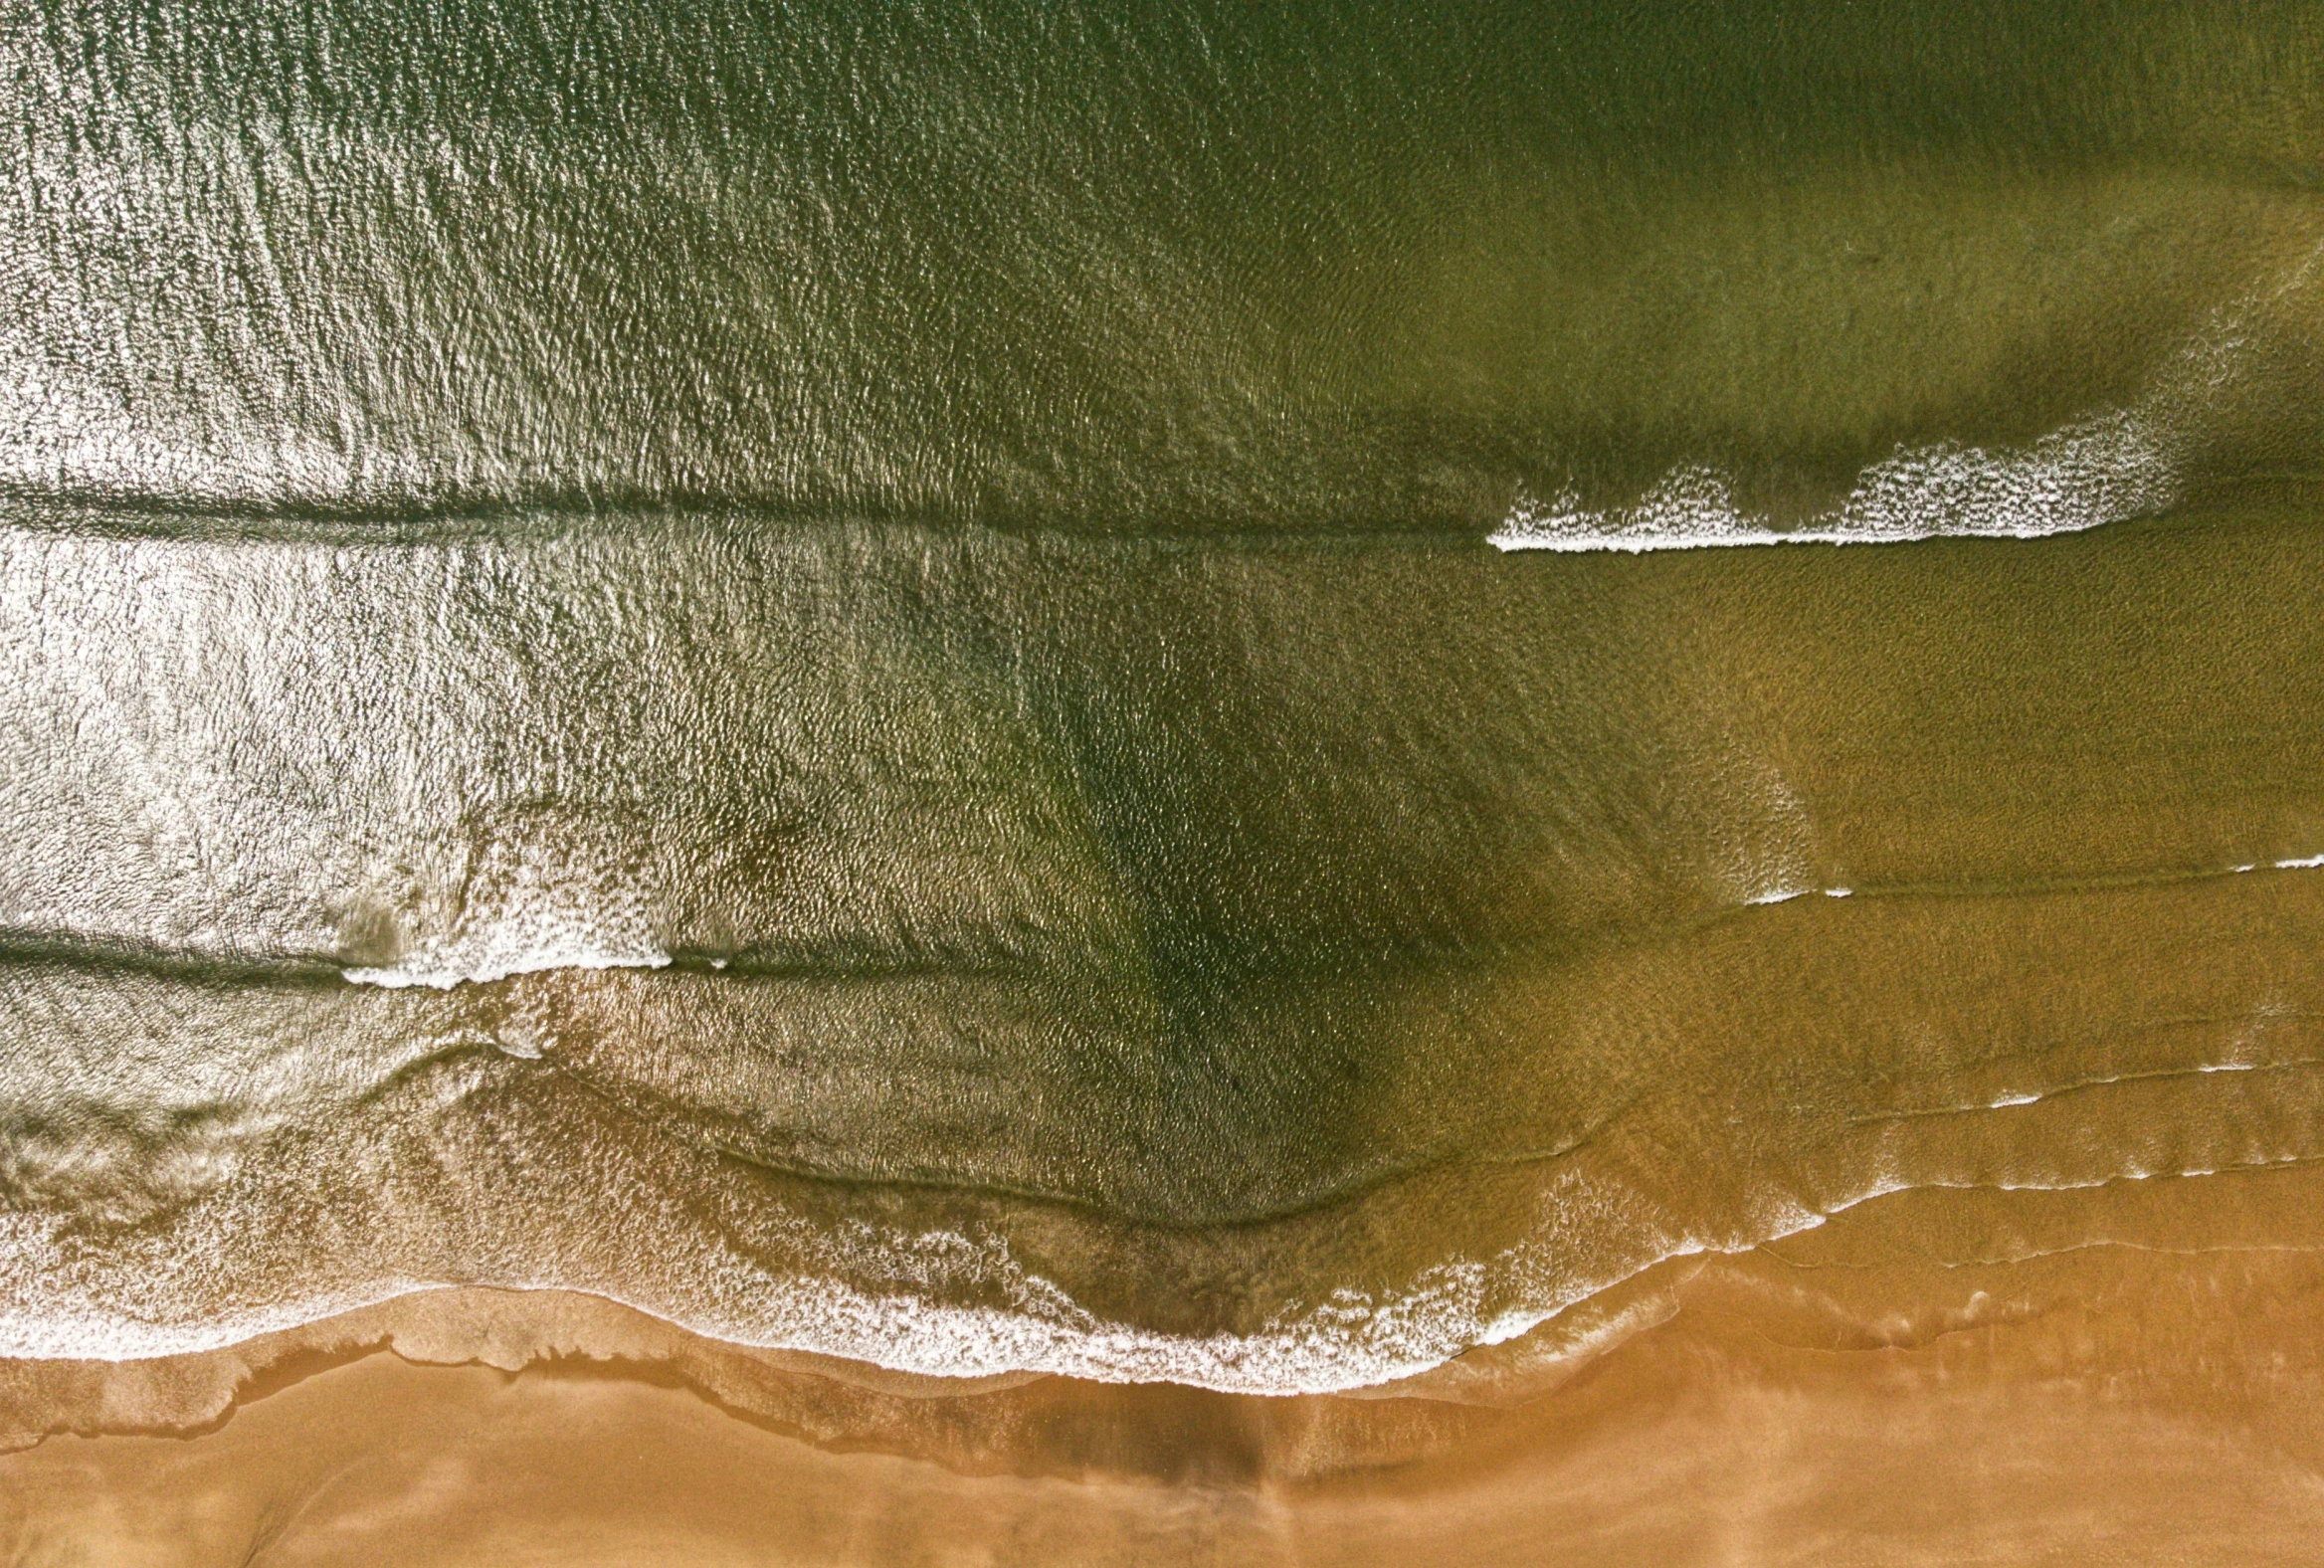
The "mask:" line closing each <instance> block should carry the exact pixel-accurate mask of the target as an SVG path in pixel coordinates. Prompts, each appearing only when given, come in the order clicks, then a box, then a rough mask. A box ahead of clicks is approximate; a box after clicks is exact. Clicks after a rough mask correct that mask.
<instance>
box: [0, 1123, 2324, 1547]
mask: <svg viewBox="0 0 2324 1568" xmlns="http://www.w3.org/2000/svg"><path fill="white" fill-rule="evenodd" d="M2319 1196H2324V1176H2320V1175H2319V1174H2318V1173H2317V1172H2315V1171H2313V1170H2311V1169H2310V1168H2308V1167H2305V1166H2293V1167H2287V1168H2283V1169H2278V1170H2272V1171H2264V1172H2248V1173H2238V1174H2235V1175H2231V1176H2214V1177H2198V1178H2177V1179H2164V1180H2157V1181H2151V1182H2128V1183H2117V1184H2113V1185H2111V1186H2110V1187H2108V1188H2104V1189H2097V1190H2090V1191H2084V1192H2079V1193H2071V1194H2060V1193H2043V1194H2023V1193H2017V1194H2013V1193H1994V1192H1961V1191H1954V1192H1934V1191H1931V1192H1916V1193H1910V1194H1898V1195H1894V1196H1891V1197H1889V1198H1885V1199H1876V1200H1873V1201H1871V1202H1870V1203H1867V1204H1865V1205H1861V1206H1859V1208H1858V1209H1857V1210H1855V1211H1851V1212H1850V1213H1848V1214H1846V1215H1843V1216H1841V1217H1840V1218H1839V1219H1837V1220H1836V1221H1834V1222H1833V1223H1831V1224H1830V1225H1828V1226H1826V1227H1824V1228H1822V1229H1821V1230H1819V1231H1816V1232H1811V1233H1807V1234H1805V1235H1803V1236H1801V1237H1796V1238H1793V1239H1791V1240H1790V1241H1788V1242H1786V1243H1782V1244H1777V1245H1775V1246H1772V1247H1769V1248H1764V1249H1760V1250H1758V1251H1756V1252H1754V1253H1751V1254H1747V1255H1743V1256H1740V1257H1732V1258H1729V1257H1721V1258H1714V1259H1711V1260H1708V1261H1701V1260H1694V1261H1683V1262H1678V1263H1674V1264H1672V1265H1670V1266H1666V1267H1664V1268H1662V1269H1660V1270H1657V1271H1652V1272H1650V1273H1649V1274H1647V1275H1646V1276H1642V1278H1640V1279H1639V1280H1637V1281H1634V1282H1633V1284H1632V1285H1631V1286H1629V1287H1626V1289H1625V1290H1624V1291H1622V1292H1618V1294H1620V1295H1622V1296H1624V1297H1626V1299H1625V1300H1622V1301H1618V1302H1612V1303H1602V1304H1601V1309H1600V1315H1601V1316H1602V1317H1604V1316H1614V1315H1620V1314H1621V1313H1623V1312H1625V1311H1627V1312H1628V1313H1629V1315H1630V1317H1631V1319H1632V1326H1631V1328H1630V1330H1629V1331H1628V1332H1626V1333H1625V1332H1619V1331H1618V1332H1614V1333H1611V1334H1604V1335H1601V1336H1599V1337H1600V1339H1601V1343H1599V1345H1598V1347H1597V1348H1595V1349H1593V1348H1591V1340H1592V1338H1593V1336H1592V1334H1591V1333H1590V1332H1589V1331H1588V1326H1587V1325H1584V1326H1583V1329H1582V1331H1581V1332H1578V1333H1577V1332H1576V1331H1575V1326H1576V1325H1574V1324H1570V1323H1566V1322H1562V1321H1559V1320H1553V1321H1552V1322H1551V1323H1549V1324H1545V1325H1544V1326H1543V1327H1542V1328H1541V1329H1539V1330H1537V1331H1536V1332H1535V1333H1534V1334H1533V1335H1530V1336H1527V1337H1526V1338H1525V1339H1522V1340H1519V1341H1516V1342H1513V1343H1511V1344H1508V1345H1503V1346H1498V1347H1492V1348H1488V1349H1483V1350H1479V1351H1476V1352H1472V1353H1471V1355H1470V1356H1468V1357H1464V1358H1462V1360H1461V1361H1459V1362H1456V1363H1454V1364H1452V1366H1450V1367H1448V1368H1446V1369H1443V1370H1442V1371H1440V1372H1439V1373H1436V1374H1431V1375H1428V1376H1425V1377H1422V1378H1419V1379H1415V1380H1410V1381H1408V1382H1407V1383H1405V1384H1402V1385H1397V1386H1392V1387H1389V1388H1385V1389H1377V1390H1369V1391H1363V1392H1362V1393H1360V1394H1356V1395H1346V1396H1304V1397H1293V1398H1263V1397H1258V1396H1244V1395H1227V1394H1215V1393H1209V1392H1205V1391H1200V1390H1191V1389H1185V1388H1179V1387H1172V1386H1130V1385H1106V1384H1093V1383H1087V1382H1080V1381H1076V1380H1071V1379H1065V1378H1056V1377H1043V1378H1025V1377H1005V1378H998V1379H984V1380H968V1381H955V1380H947V1379H930V1378H917V1377H908V1376H902V1375H898V1374H892V1373H885V1372H881V1371H879V1370H877V1369H875V1368H867V1367H863V1366H859V1365H855V1364H851V1363H844V1362H837V1361H833V1360H831V1359H829V1358H822V1357H813V1356H806V1355H800V1354H796V1353H788V1352H779V1351H763V1350H750V1349H745V1348H741V1347H735V1346H730V1345H724V1344H720V1343H717V1342H715V1341H710V1340H705V1339H702V1338H700V1337H698V1336H695V1335H691V1334H688V1333H686V1332H684V1331H683V1330H680V1329H677V1328H674V1327H672V1326H671V1325H668V1324H665V1323H662V1322H660V1321H658V1320H656V1319H653V1318H650V1317H648V1316H646V1315H644V1314H641V1313H638V1312H635V1311H633V1310H631V1309H629V1308H626V1307H622V1306H619V1305H617V1304H614V1303H611V1302H607V1301H603V1300H600V1299H596V1298H591V1297H581V1296H574V1295H570V1294H564V1293H559V1292H505V1291H480V1290H450V1291H436V1292H428V1293H425V1294H422V1295H416V1296H412V1297H406V1298H404V1299H402V1300H399V1301H396V1302H391V1303H386V1304H384V1305H382V1306H379V1307H374V1308H368V1309H365V1310H363V1311H359V1312H355V1313H350V1314H346V1315H344V1316H342V1317H339V1318H336V1319H332V1320H329V1321H326V1322H322V1323H317V1324H313V1325H309V1326H307V1327H304V1328H300V1329H296V1330H291V1331H289V1332H286V1333H282V1334H277V1335H272V1336H268V1337H267V1338H265V1339H263V1340H259V1341H253V1342H251V1343H249V1344H245V1345H242V1346H238V1347H234V1348H231V1349H228V1350H223V1351H218V1352H211V1353H208V1354H205V1355H197V1356H186V1357H176V1358H169V1359H166V1360H162V1361H157V1362H147V1363H126V1364H121V1365H104V1364H92V1363H54V1362H52V1363H26V1362H17V1363H12V1364H10V1365H9V1367H8V1377H7V1383H6V1387H7V1406H6V1408H7V1413H8V1419H9V1421H10V1422H11V1423H12V1424H13V1426H14V1436H15V1439H16V1441H19V1442H22V1441H24V1439H25V1438H26V1437H28V1436H29V1435H30V1434H29V1432H28V1430H27V1429H28V1427H32V1426H37V1425H41V1424H44V1423H45V1424H48V1425H51V1426H57V1425H62V1426H65V1427H67V1428H69V1429H71V1430H70V1431H68V1432H62V1433H56V1434H54V1435H50V1436H47V1437H44V1438H41V1439H39V1440H38V1441H35V1442H33V1443H32V1444H31V1446H29V1447H26V1448H21V1449H19V1450H18V1451H17V1452H15V1453H13V1454H10V1455H8V1456H6V1457H5V1458H0V1529H4V1530H5V1532H6V1533H5V1534H0V1542H5V1543H6V1545H7V1546H8V1548H9V1550H10V1553H11V1555H10V1560H11V1561H16V1562H24V1563H52V1562H53V1563H67V1562H80V1561H88V1562H104V1563H125V1564H126V1563H135V1564H144V1563H152V1564H171V1565H178V1564H185V1565H195V1564H211V1563H219V1564H229V1563H233V1564H239V1563H251V1562H264V1563H272V1564H290V1563H300V1564H308V1563H311V1564H325V1563H349V1564H353V1563H366V1564H369V1563H379V1564H392V1563H402V1562H412V1563H422V1562H425V1563H472V1562H473V1563H495V1564H497V1563H512V1562H526V1563H535V1562H537V1563H566V1562H572V1563H584V1562H586V1563H616V1562H620V1563H628V1562H637V1563H647V1562H658V1561H692V1562H711V1563H723V1562H737V1563H740V1562H767V1561H781V1562H849V1561H862V1560H867V1559H876V1560H881V1561H905V1562H914V1561H916V1562H978V1561H1009V1562H1074V1563H1104V1562H1136V1561H1145V1560H1152V1559H1153V1558H1154V1557H1155V1556H1157V1555H1163V1556H1167V1557H1168V1558H1169V1559H1170V1560H1185V1561H1218V1562H1253V1563H1265V1562H1284V1563H1290V1562H1299V1563H1341V1562H1345V1563H1363V1562H1413V1561H1429V1560H1440V1559H1442V1558H1446V1557H1453V1556H1456V1557H1458V1558H1461V1559H1464V1560H1469V1561H1474V1562H1479V1563H1498V1562H1510V1563H1518V1562H1541V1561H1573V1560H1581V1561H1590V1562H1613V1563H1627V1562H1640V1563H1646V1562H1655V1563H1691V1562H1702V1563H1714V1562H1726V1561H1734V1560H1738V1559H1739V1558H1740V1559H1748V1560H1751V1561H1755V1562H1793V1561H1797V1562H1857V1563H1886V1562H1896V1563H1920V1562H1929V1563H1935V1562H1946V1563H1958V1562H1986V1561H1993V1562H2005V1561H2006V1562H2038V1561H2058V1562H2068V1561H2091V1560H2105V1561H2110V1562H2150V1561H2151V1562H2164V1561H2173V1560H2184V1559H2185V1554H2186V1553H2187V1552H2188V1551H2189V1550H2190V1549H2192V1548H2193V1547H2194V1546H2195V1545H2196V1544H2197V1543H2201V1544H2202V1545H2203V1546H2204V1548H2205V1549H2206V1550H2209V1551H2215V1552H2221V1553H2225V1554H2227V1555H2229V1556H2232V1557H2234V1558H2236V1559H2238V1560H2275V1561H2291V1560H2299V1559H2300V1558H2301V1557H2302V1556H2303V1554H2304V1553H2305V1552H2307V1551H2308V1550H2309V1548H2310V1544H2311V1543H2312V1540H2313V1538H2314V1532H2315V1530H2316V1529H2317V1527H2318V1526H2319V1524H2324V1487H2319V1486H2318V1484H2317V1482H2316V1478H2315V1464H2314V1461H2315V1459H2316V1456H2317V1455H2318V1454H2319V1453H2324V1417H2320V1416H2319V1415H2318V1410H2319V1408H2324V1407H2319V1405H2318V1403H2317V1399H2316V1396H2317V1395H2318V1394H2319V1393H2320V1392H2324V1332H2319V1330H2324V1254H2320V1253H2319V1251H2318V1248H2317V1243H2318V1242H2319V1241H2320V1240H2324V1235H2320V1234H2319V1233H2320V1232H2324V1221H2319V1220H2317V1219H2316V1218H2315V1216H2316V1215H2317V1214H2318V1213H2319V1212H2324V1206H2319V1205H2318V1204H2317V1203H2316V1202H2315V1200H2316V1199H2317V1198H2318V1197H2319ZM1584 1315H1587V1314H1584Z"/></svg>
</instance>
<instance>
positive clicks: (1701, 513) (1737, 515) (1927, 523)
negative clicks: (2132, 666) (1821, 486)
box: [1489, 413, 2181, 553]
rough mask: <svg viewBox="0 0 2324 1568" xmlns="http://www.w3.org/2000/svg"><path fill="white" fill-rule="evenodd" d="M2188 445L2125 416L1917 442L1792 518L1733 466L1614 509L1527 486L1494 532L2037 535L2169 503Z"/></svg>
mask: <svg viewBox="0 0 2324 1568" xmlns="http://www.w3.org/2000/svg"><path fill="white" fill-rule="evenodd" d="M2178 445H2179V444H2178V442H2177V441H2176V440H2175V439H2174V438H2173V437H2172V436H2171V435H2170V434H2169V433H2168V432H2167V431H2165V430H2163V429H2161V428H2159V427H2158V426H2157V424H2156V423H2155V422H2154V421H2153V420H2151V419H2147V418H2143V417H2141V416H2139V415H2137V414H2133V413H2117V414H2112V415H2109V416H2105V417H2102V418H2098V419H2093V420H2090V421H2088V422H2086V423H2082V424H2078V425H2074V426H2070V427H2068V428H2067V429H2064V430H2060V431H2055V432H2052V433H2051V434H2050V435H2047V436H2044V437H2043V438H2042V439H2041V440H2040V441H2038V442H2036V443H2034V445H2033V447H2031V448H2029V449H2026V450H2024V451H2018V452H2010V451H2002V452H1988V451H1986V450H1984V449H1983V448H1979V447H1963V446H1960V445H1958V444H1956V443H1952V442H1942V443H1938V444H1935V445H1932V446H1927V447H1916V448H1909V449H1905V450H1902V451H1899V452H1898V453H1897V454H1896V455H1895V456H1894V457H1892V458H1889V459H1888V460H1886V461H1885V462H1883V463H1879V464H1876V465H1874V466H1873V467H1871V468H1869V469H1866V470H1865V471H1864V472H1863V474H1862V475H1861V476H1860V477H1859V478H1858V480H1857V482H1856V487H1855V489H1854V490H1853V491H1851V492H1850V493H1849V495H1848V496H1847V498H1846V499H1845V500H1844V501H1842V502H1841V503H1840V505H1839V506H1838V507H1837V508H1835V509H1833V510H1831V511H1829V512H1826V513H1824V514H1822V515H1821V516H1819V517H1817V518H1815V519H1813V520H1811V521H1810V522H1808V523H1807V524H1806V525H1804V526H1800V527H1793V528H1779V527H1777V526H1775V525H1774V524H1772V523H1771V522H1769V521H1767V520H1766V519H1764V518H1757V517H1752V516H1750V515H1747V514H1746V513H1745V512H1744V511H1743V510H1742V509H1741V508H1740V507H1738V506H1737V505H1736V503H1735V497H1734V493H1733V490H1732V488H1731V486H1730V483H1729V481H1728V480H1727V478H1726V476H1725V475H1723V474H1721V473H1720V472H1719V471H1717V470H1715V469H1711V468H1705V467H1702V466H1699V465H1687V466H1684V467H1680V468H1676V469H1673V470H1671V471H1670V472H1669V473H1668V474H1666V475H1665V476H1663V478H1662V479H1661V481H1660V482H1659V483H1658V484H1656V485H1655V486H1654V487H1653V489H1651V490H1648V491H1646V494H1645V495H1643V496H1641V497H1640V498H1639V499H1638V500H1637V501H1635V502H1633V503H1632V504H1630V505H1628V506H1618V507H1613V508H1609V509H1604V510H1598V509H1593V508H1591V507H1588V506H1585V505H1584V504H1583V503H1582V500H1581V497H1580V495H1579V494H1578V493H1577V492H1576V491H1574V490H1563V491H1561V492H1560V493H1559V494H1558V495H1556V496H1555V497H1554V498H1552V499H1551V500H1549V501H1547V502H1542V501H1539V500H1536V499H1535V498H1534V497H1533V496H1532V495H1531V494H1529V493H1526V492H1524V491H1522V490H1521V491H1519V493H1518V496H1517V499H1516V501H1515V502H1514V503H1513V504H1512V505H1511V506H1510V508H1509V515H1508V517H1507V518H1506V520H1504V521H1503V522H1502V524H1501V526H1500V527H1499V528H1498V529H1497V530H1495V531H1494V532H1493V533H1492V534H1491V535H1490V536H1489V541H1490V542H1491V543H1492V544H1493V546H1494V547H1495V548H1497V549H1500V550H1503V551H1511V550H1566V551H1591V550H1625V551H1630V552H1632V553H1641V552H1644V551H1647V550H1690V549H1702V548H1706V547H1716V546H1721V545H1741V544H1895V543H1907V542H1910V541H1912V540H1916V539H1928V538H1936V537H1942V536H1958V537H1968V538H2012V539H2033V538H2040V537H2043V536H2045V535H2048V534H2053V533H2074V532H2079V531H2081V530H2083V529H2086V528H2095V527H2100V526H2102V525H2104V524H2106V523H2110V522H2124V521H2128V520H2129V519H2131V518H2133V517H2141V516H2149V515H2152V514H2154V513H2156V512H2160V511H2165V510H2168V509H2169V508H2170V507H2171V506H2173V505H2174V504H2176V503H2177V502H2178V500H2179V498H2180V493H2181V483H2180V465H2179V462H2178V456H2177V450H2176V449H2177V447H2178Z"/></svg>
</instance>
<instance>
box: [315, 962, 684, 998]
mask: <svg viewBox="0 0 2324 1568" xmlns="http://www.w3.org/2000/svg"><path fill="white" fill-rule="evenodd" d="M670 963H671V957H670V955H669V954H668V953H586V954H580V955H575V954H571V953H543V954H540V955H538V956H537V957H527V958H518V959H515V960H512V961H511V962H508V963H506V964H492V965H484V966H482V967H479V968H475V969H459V968H452V967H441V968H427V967H418V966H414V967H410V968H405V967H402V966H397V967H393V968H382V969H342V970H340V971H339V977H340V978H341V979H343V980H347V981H349V982H351V983H353V984H355V985H375V986H384V987H386V988H387V989H388V990H391V991H398V990H403V989H405V988H406V987H410V986H428V987H431V988H433V989H435V990H438V991H449V990H451V989H452V988H453V987H454V986H458V985H470V984H475V985H489V984H491V983H492V982H493V981H495V980H505V979H507V978H508V977H509V976H510V975H530V974H541V973H543V972H545V971H548V970H551V969H667V968H669V967H670ZM719 967H720V968H723V967H725V966H724V965H723V964H721V965H720V966H719Z"/></svg>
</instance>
